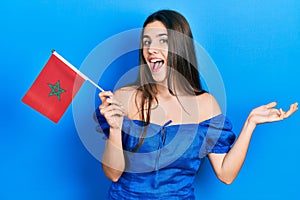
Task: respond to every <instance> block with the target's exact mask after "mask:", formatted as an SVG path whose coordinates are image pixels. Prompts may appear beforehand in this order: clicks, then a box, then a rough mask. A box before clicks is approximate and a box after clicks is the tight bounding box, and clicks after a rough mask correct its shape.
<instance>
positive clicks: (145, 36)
mask: <svg viewBox="0 0 300 200" xmlns="http://www.w3.org/2000/svg"><path fill="white" fill-rule="evenodd" d="M163 36H168V34H167V33H160V34H157V35H156V37H163ZM143 38H150V36H149V35H143Z"/></svg>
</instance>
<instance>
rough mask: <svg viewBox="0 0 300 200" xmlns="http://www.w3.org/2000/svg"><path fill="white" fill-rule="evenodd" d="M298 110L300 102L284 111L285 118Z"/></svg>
mask: <svg viewBox="0 0 300 200" xmlns="http://www.w3.org/2000/svg"><path fill="white" fill-rule="evenodd" d="M297 110H298V103H297V102H296V103H293V104H291V106H290V109H289V110H288V111H287V112H285V113H284V115H283V117H284V118H288V117H289V116H291V115H292V114H293V113H294V112H296V111H297Z"/></svg>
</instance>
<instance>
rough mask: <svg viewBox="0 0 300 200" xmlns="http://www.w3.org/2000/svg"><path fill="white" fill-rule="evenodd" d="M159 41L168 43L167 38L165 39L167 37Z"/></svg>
mask: <svg viewBox="0 0 300 200" xmlns="http://www.w3.org/2000/svg"><path fill="white" fill-rule="evenodd" d="M160 43H161V44H165V43H168V40H167V39H161V40H160Z"/></svg>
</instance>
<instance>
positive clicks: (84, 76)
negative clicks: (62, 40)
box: [52, 50, 104, 92]
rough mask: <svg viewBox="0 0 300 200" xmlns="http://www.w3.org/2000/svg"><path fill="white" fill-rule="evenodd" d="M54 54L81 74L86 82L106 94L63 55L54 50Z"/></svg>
mask: <svg viewBox="0 0 300 200" xmlns="http://www.w3.org/2000/svg"><path fill="white" fill-rule="evenodd" d="M52 54H53V55H55V56H56V57H57V58H59V59H60V60H61V61H63V62H64V63H65V64H66V65H68V67H70V68H71V69H72V70H73V71H74V72H76V73H77V74H79V75H80V76H81V77H82V78H83V79H84V80H86V81H89V82H90V83H91V84H92V85H94V86H95V87H97V88H98V89H99V90H100V91H101V92H104V90H103V89H102V88H101V87H100V86H99V85H97V84H96V83H95V82H94V81H92V80H91V79H90V78H89V77H87V76H86V75H85V74H83V73H82V72H81V71H79V70H78V69H77V68H76V67H74V66H73V65H72V64H71V63H69V62H68V61H67V60H66V59H64V58H63V57H62V56H61V55H59V54H58V53H57V52H56V51H55V50H52Z"/></svg>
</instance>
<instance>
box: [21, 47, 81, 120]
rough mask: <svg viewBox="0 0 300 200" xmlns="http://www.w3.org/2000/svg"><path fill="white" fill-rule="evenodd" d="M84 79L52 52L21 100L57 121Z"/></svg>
mask: <svg viewBox="0 0 300 200" xmlns="http://www.w3.org/2000/svg"><path fill="white" fill-rule="evenodd" d="M85 80H86V77H85V76H84V75H83V74H81V73H80V72H79V71H78V70H77V69H76V68H74V66H72V65H71V64H70V63H68V62H67V61H66V60H64V59H63V58H62V57H61V56H59V55H58V54H57V53H56V52H54V53H53V54H52V55H51V57H50V58H49V60H48V62H47V63H46V65H45V66H44V68H43V69H42V71H41V73H40V74H39V75H38V77H37V79H36V80H35V81H34V83H33V84H32V86H31V87H30V88H29V90H28V92H27V93H26V94H25V96H24V97H23V99H22V101H23V102H24V103H25V104H27V105H29V106H30V107H32V108H33V109H35V110H37V111H38V112H40V113H41V114H43V115H45V116H46V117H48V118H49V119H51V120H52V121H54V122H55V123H57V122H58V121H59V119H60V118H61V117H62V115H63V114H64V112H65V111H66V110H67V108H68V106H69V105H70V103H71V102H72V99H73V98H74V97H75V95H76V94H77V92H78V90H79V89H80V87H81V85H82V83H83V82H84V81H85Z"/></svg>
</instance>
